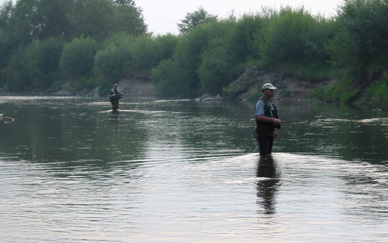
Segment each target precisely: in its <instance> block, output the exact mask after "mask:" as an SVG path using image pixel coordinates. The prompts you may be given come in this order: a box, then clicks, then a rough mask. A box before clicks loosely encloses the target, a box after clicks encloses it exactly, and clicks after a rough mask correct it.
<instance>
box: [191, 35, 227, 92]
mask: <svg viewBox="0 0 388 243" xmlns="http://www.w3.org/2000/svg"><path fill="white" fill-rule="evenodd" d="M230 58H231V57H230V56H229V54H228V50H227V49H226V47H225V44H224V43H223V40H222V39H213V40H212V41H211V42H210V43H209V47H208V49H207V50H206V51H204V53H203V55H202V62H201V65H200V66H199V68H198V75H199V79H200V82H201V91H202V93H210V94H212V95H217V94H221V92H222V88H223V87H225V86H227V85H228V84H229V83H230V81H231V68H230Z"/></svg>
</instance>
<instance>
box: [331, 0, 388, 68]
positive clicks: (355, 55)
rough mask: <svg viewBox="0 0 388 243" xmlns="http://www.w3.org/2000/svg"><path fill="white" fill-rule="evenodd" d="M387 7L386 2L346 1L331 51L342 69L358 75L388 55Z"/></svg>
mask: <svg viewBox="0 0 388 243" xmlns="http://www.w3.org/2000/svg"><path fill="white" fill-rule="evenodd" d="M387 12H388V4H387V2H386V1H384V0H346V1H345V4H344V5H343V6H341V8H340V10H339V13H338V18H337V24H338V30H337V34H336V36H335V38H334V39H333V41H332V42H331V43H330V45H329V47H328V50H329V51H330V54H331V55H332V57H333V63H334V64H336V65H337V66H338V67H340V68H347V69H351V71H352V72H355V71H356V72H359V70H360V69H363V68H365V67H366V66H367V65H368V64H370V63H373V62H374V61H375V60H378V59H380V58H381V57H384V56H387V54H388V28H387V26H388V15H387Z"/></svg>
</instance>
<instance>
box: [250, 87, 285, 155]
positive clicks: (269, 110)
mask: <svg viewBox="0 0 388 243" xmlns="http://www.w3.org/2000/svg"><path fill="white" fill-rule="evenodd" d="M275 90H276V87H274V86H273V85H272V84H270V83H266V84H264V85H263V87H262V91H263V96H262V97H261V98H259V100H258V101H257V103H256V113H255V118H256V139H257V141H258V143H259V149H260V155H261V156H267V155H269V154H271V153H272V145H273V140H274V139H275V138H277V136H278V134H277V132H276V129H275V128H280V123H281V121H280V119H279V116H278V114H277V111H276V107H275V105H274V104H273V103H272V100H271V98H272V97H274V92H275Z"/></svg>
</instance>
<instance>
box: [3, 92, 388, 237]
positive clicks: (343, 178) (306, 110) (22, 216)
mask: <svg viewBox="0 0 388 243" xmlns="http://www.w3.org/2000/svg"><path fill="white" fill-rule="evenodd" d="M276 104H277V108H278V111H279V114H280V117H281V119H282V120H284V121H289V122H286V123H283V124H282V128H281V129H280V130H279V138H278V139H277V140H276V141H275V144H274V153H273V155H272V158H266V159H260V158H259V156H258V148H257V143H256V141H255V139H254V137H253V129H254V126H255V124H254V123H255V122H254V116H253V114H254V104H245V103H234V102H226V101H221V102H220V101H219V102H215V101H212V102H197V101H193V100H132V99H127V98H124V99H123V100H122V102H121V104H120V113H119V114H118V115H113V114H112V112H111V110H110V108H111V107H110V103H109V102H107V98H77V97H9V96H3V97H0V113H2V114H4V116H7V117H12V118H14V119H15V120H14V121H13V122H10V123H4V122H2V121H0V136H1V140H0V226H1V227H0V239H1V240H0V241H1V242H388V113H384V112H381V111H375V110H370V109H367V108H364V107H351V106H339V105H329V104H317V103H307V102H304V101H280V100H279V101H277V102H276Z"/></svg>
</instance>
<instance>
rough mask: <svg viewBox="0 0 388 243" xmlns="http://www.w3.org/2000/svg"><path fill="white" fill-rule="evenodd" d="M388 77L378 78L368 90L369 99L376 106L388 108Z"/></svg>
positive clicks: (367, 96)
mask: <svg viewBox="0 0 388 243" xmlns="http://www.w3.org/2000/svg"><path fill="white" fill-rule="evenodd" d="M387 91H388V78H385V79H382V80H378V81H376V82H375V83H373V85H372V86H371V87H369V88H368V89H367V91H366V98H367V101H368V102H369V103H370V104H371V105H372V106H374V107H379V108H381V109H383V110H388V92H387Z"/></svg>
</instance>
